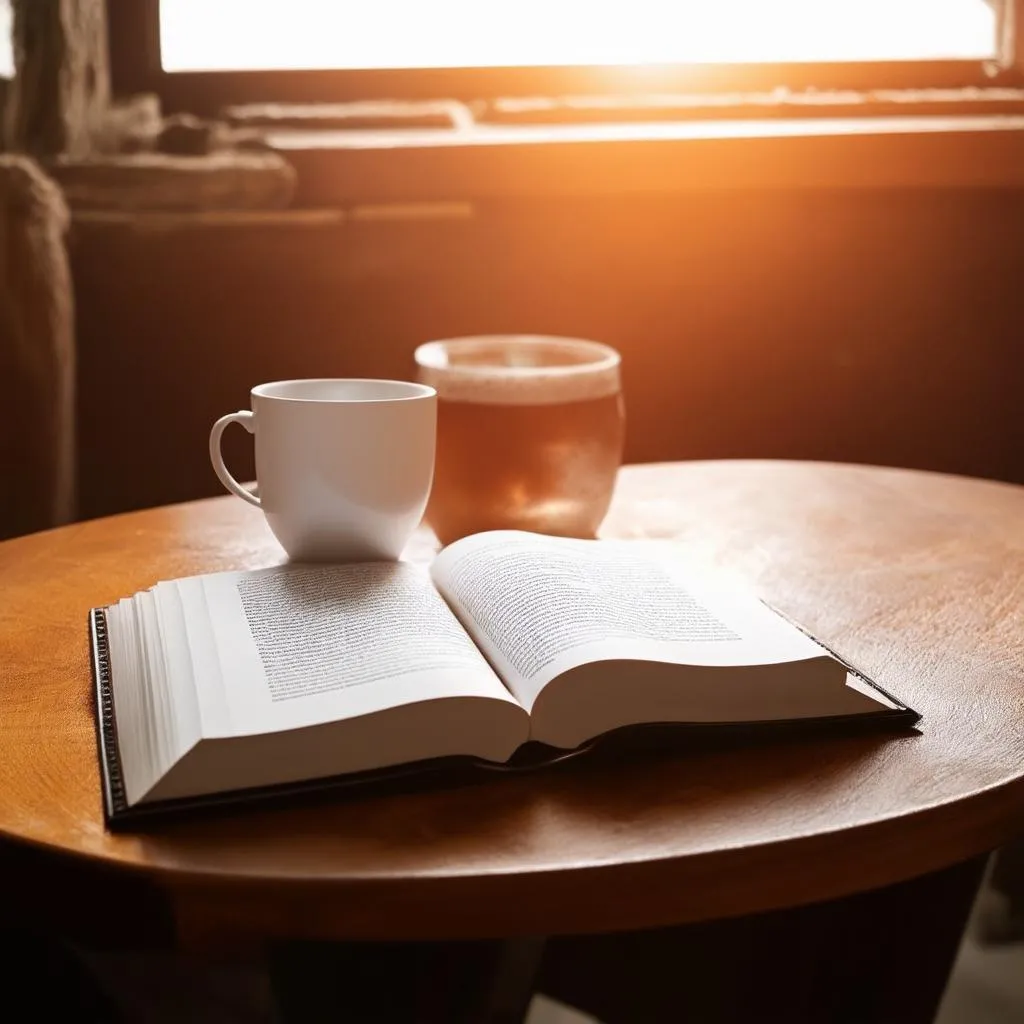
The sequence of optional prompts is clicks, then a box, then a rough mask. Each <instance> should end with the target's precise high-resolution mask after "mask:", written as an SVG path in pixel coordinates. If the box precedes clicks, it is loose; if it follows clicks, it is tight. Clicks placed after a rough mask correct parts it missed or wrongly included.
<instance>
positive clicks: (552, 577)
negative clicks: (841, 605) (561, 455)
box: [432, 531, 825, 710]
mask: <svg viewBox="0 0 1024 1024" xmlns="http://www.w3.org/2000/svg"><path fill="white" fill-rule="evenodd" d="M432 573H433V576H434V580H435V582H436V583H437V586H438V589H439V590H441V592H442V593H443V594H444V595H445V597H446V598H447V599H448V601H449V602H450V603H451V605H452V607H453V608H454V609H455V611H456V613H457V614H458V615H459V617H460V618H461V619H462V621H463V623H464V624H465V626H466V629H467V630H468V631H469V632H470V633H471V634H472V636H473V637H474V639H475V640H476V641H477V644H478V645H479V646H480V648H481V650H483V651H484V652H485V653H486V654H487V656H488V658H489V659H490V660H491V661H492V663H493V664H494V665H495V667H496V668H497V670H498V672H499V674H501V675H502V676H503V678H504V679H505V681H506V683H507V685H508V686H509V689H510V690H511V691H512V693H513V694H514V695H515V697H516V698H517V700H518V701H519V702H520V703H521V704H522V705H523V706H524V707H525V708H526V709H527V710H530V709H531V708H532V706H533V703H534V701H535V700H536V698H537V696H538V694H539V693H540V691H541V690H542V689H543V688H544V686H545V685H546V684H547V683H548V682H549V681H550V680H551V679H553V678H554V677H555V676H557V675H560V674H561V673H563V672H565V671H567V670H569V669H571V668H575V667H577V666H579V665H583V664H586V663H588V662H592V661H603V660H632V659H638V660H649V661H660V662H668V663H675V664H687V665H706V666H712V665H754V664H774V663H780V662H790V661H799V660H802V659H807V658H820V657H822V656H823V654H824V653H825V652H824V651H823V650H822V648H821V647H819V646H818V645H817V644H816V643H814V641H812V640H810V639H809V638H808V637H806V636H804V635H803V634H802V633H801V632H800V631H799V630H797V629H796V628H795V627H793V626H791V625H789V624H788V623H787V622H785V621H784V620H783V619H781V618H780V617H779V616H777V615H776V614H774V613H773V612H772V611H770V610H769V609H768V608H766V607H765V606H764V605H763V604H761V602H760V601H758V600H757V598H756V597H755V596H754V595H752V594H749V593H745V592H743V591H739V590H736V589H735V588H734V587H732V588H723V587H722V586H721V585H720V584H716V582H715V580H714V579H713V578H710V577H707V576H704V577H701V578H696V579H694V578H691V576H690V575H689V574H688V572H687V566H686V565H685V564H684V563H683V562H682V561H680V560H673V559H672V558H669V557H666V551H665V548H664V546H662V547H660V548H657V549H653V548H650V547H646V546H645V544H644V542H643V541H634V542H630V541H618V542H615V541H583V540H563V539H560V538H553V537H541V536H538V535H535V534H527V533H518V532H513V531H502V532H494V533H485V534H477V535H476V536H474V537H468V538H466V539H464V540H461V541H458V542H456V543H455V544H453V545H451V546H449V547H448V548H446V549H445V550H444V551H443V552H442V553H441V554H440V555H439V556H438V558H437V560H436V561H435V563H434V566H433V568H432Z"/></svg>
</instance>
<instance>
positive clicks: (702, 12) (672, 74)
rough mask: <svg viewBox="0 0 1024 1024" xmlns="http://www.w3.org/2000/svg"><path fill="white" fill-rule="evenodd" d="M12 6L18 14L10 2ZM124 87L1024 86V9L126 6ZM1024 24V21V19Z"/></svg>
mask: <svg viewBox="0 0 1024 1024" xmlns="http://www.w3.org/2000/svg"><path fill="white" fill-rule="evenodd" d="M0 2H2V0H0ZM108 6H109V9H110V17H111V43H112V45H111V49H112V61H113V69H114V77H115V82H114V84H115V88H116V89H118V90H119V91H121V92H141V91H157V92H159V93H160V94H161V96H162V97H163V99H164V103H165V106H166V107H167V109H171V110H173V109H189V110H192V111H195V112H197V113H204V112H212V111H214V110H216V109H218V108H219V107H220V106H223V105H224V104H225V103H230V102H246V101H270V100H279V101H283V102H288V101H291V102H324V101H327V102H329V101H334V100H347V99H374V98H388V99H393V98H407V99H416V98H439V97H451V98H456V99H466V100H470V99H486V98H488V97H495V96H501V95H520V96H523V95H535V96H536V95H556V94H562V95H565V94H585V93H600V92H605V93H609V92H611V93H622V92H637V91H640V92H643V91H646V92H666V93H667V92H677V93H678V92H718V93H721V92H731V91H747V92H750V91H757V92H767V91H770V90H772V89H775V88H779V87H788V88H791V89H794V90H806V89H811V88H817V89H846V88H850V89H872V88H877V89H892V88H922V87H943V88H961V87H966V86H987V85H1005V84H1016V83H1017V81H1018V76H1017V71H1016V68H1015V67H1014V59H1015V54H1014V52H1013V49H1012V45H1008V44H1012V37H1013V23H1014V13H1015V12H1019V11H1024V2H1022V0H604V2H603V3H597V2H594V0H108ZM1018 20H1019V19H1018Z"/></svg>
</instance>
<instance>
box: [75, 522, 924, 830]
mask: <svg viewBox="0 0 1024 1024" xmlns="http://www.w3.org/2000/svg"><path fill="white" fill-rule="evenodd" d="M92 632H93V651H94V667H95V670H96V683H97V710H98V714H97V722H98V726H99V731H100V757H101V762H102V765H103V768H104V779H105V783H106V785H105V790H106V811H107V818H108V822H110V823H112V824H114V823H116V822H117V820H118V819H119V818H129V817H132V816H136V815H138V813H139V812H144V811H149V812H150V813H152V812H154V811H157V810H159V809H160V808H161V807H163V808H166V807H168V806H174V805H176V804H180V803H181V802H182V801H195V800H196V798H201V797H210V796H212V795H216V794H219V795H220V796H221V797H223V796H224V795H225V794H237V795H243V794H246V793H248V794H251V793H252V792H253V791H262V790H263V789H264V788H265V787H278V786H281V785H282V784H288V783H292V784H295V783H303V782H307V783H308V782H310V781H311V780H318V779H330V778H336V777H338V776H350V775H352V774H353V773H365V772H373V771H374V770H380V769H386V768H389V767H394V766H400V765H409V764H410V763H419V762H434V761H435V760H436V759H444V758H451V757H460V756H461V757H463V758H474V759H478V760H479V761H484V762H491V763H501V762H507V761H509V759H511V758H513V755H514V754H515V753H516V752H517V751H518V750H519V749H520V748H521V747H523V745H524V744H526V743H528V742H529V741H537V742H538V743H540V744H544V745H545V749H548V748H550V749H551V751H552V754H554V753H556V752H557V751H565V750H573V749H577V748H579V747H580V746H581V745H584V744H586V743H587V742H588V741H590V740H592V739H594V738H595V737H600V736H603V735H605V734H608V733H610V732H612V731H613V730H618V729H621V728H623V727H625V726H631V725H638V724H643V723H691V724H696V723H705V724H706V723H754V722H780V721H791V720H796V719H818V718H836V717H844V716H845V717H856V718H861V717H863V716H876V717H883V718H891V719H893V720H894V721H896V722H899V723H903V724H911V723H913V721H915V720H916V718H917V715H916V714H915V713H914V712H913V711H911V710H909V709H908V708H906V707H905V706H904V705H903V704H901V703H899V701H897V700H895V699H893V698H891V697H889V696H888V695H886V694H885V693H883V692H882V691H880V690H879V689H878V688H877V687H876V686H874V685H873V684H871V683H869V682H868V681H866V680H865V679H863V678H861V677H859V676H858V675H856V674H855V673H853V672H851V671H849V669H848V667H847V666H846V665H844V664H843V663H841V662H840V661H839V660H837V659H836V658H835V657H833V656H832V655H830V654H829V653H828V652H827V651H826V650H825V649H824V648H822V647H821V646H819V645H818V644H817V643H816V642H815V641H814V640H812V639H810V638H809V637H807V636H806V635H804V633H803V632H801V631H800V630H799V629H797V628H796V627H794V626H792V625H790V624H789V623H788V622H786V621H785V620H784V619H783V618H781V617H780V616H779V615H777V614H776V613H775V612H773V611H772V610H770V609H769V608H768V607H766V606H765V605H764V604H762V603H761V602H760V601H758V600H757V599H756V597H754V596H753V595H751V594H748V593H746V592H744V591H741V590H736V589H735V588H730V587H723V586H721V585H720V583H718V584H716V583H715V582H714V581H713V580H712V579H710V578H708V577H707V576H703V575H696V576H693V575H691V576H689V577H688V576H687V574H686V569H685V566H684V565H683V564H682V563H681V562H678V561H677V560H674V559H673V558H671V557H666V555H665V549H664V548H662V549H660V550H659V549H657V548H656V547H655V548H651V547H645V546H644V543H643V542H629V541H625V542H609V541H575V540H562V539H556V538H551V537H541V536H537V535H534V534H528V533H516V532H495V533H484V534H478V535H476V536H473V537H467V538H465V539H464V540H461V541H458V542H456V543H454V544H452V545H450V546H449V547H447V548H446V549H445V550H444V551H442V552H441V554H439V555H438V556H437V558H436V559H435V560H434V562H433V564H432V565H431V566H429V568H428V567H427V566H424V565H419V564H414V563H410V562H398V563H364V564H354V565H330V566H323V565H294V564H293V565H284V566H279V567H276V568H271V569H264V570H258V571H252V572H227V573H217V574H212V575H208V576H197V577H192V578H188V579H179V580H172V581H169V582H163V583H158V584H157V585H156V586H154V587H153V588H152V589H150V590H147V591H144V592H142V593H139V594H136V595H135V596H134V597H132V598H127V599H125V600H122V601H120V602H119V603H118V604H115V605H112V606H111V607H109V608H105V609H96V610H94V612H93V614H92ZM530 749H540V748H536V747H531V748H530Z"/></svg>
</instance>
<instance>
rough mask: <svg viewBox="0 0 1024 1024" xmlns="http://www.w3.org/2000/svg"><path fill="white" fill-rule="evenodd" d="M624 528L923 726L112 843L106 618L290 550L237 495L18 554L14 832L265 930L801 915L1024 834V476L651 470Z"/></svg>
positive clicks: (9, 683) (6, 790)
mask: <svg viewBox="0 0 1024 1024" xmlns="http://www.w3.org/2000/svg"><path fill="white" fill-rule="evenodd" d="M604 532H605V534H606V535H607V536H618V537H674V538H678V540H679V542H680V544H682V545H684V546H685V547H686V549H687V550H688V551H689V553H690V554H691V555H692V556H693V557H694V558H696V559H700V560H706V561H708V562H710V563H715V564H717V565H720V566H722V567H724V568H726V569H728V570H731V571H734V572H736V573H738V574H740V575H741V576H743V577H745V578H747V579H749V580H751V581H752V582H753V583H754V584H755V586H756V587H757V588H758V590H759V591H760V593H761V594H762V595H763V596H764V597H766V598H768V599H769V600H770V601H771V602H772V603H773V604H775V605H776V606H777V607H779V608H780V609H781V610H782V611H783V612H785V613H788V614H790V615H791V616H793V617H794V618H795V619H797V620H798V621H801V622H802V623H804V624H805V625H806V626H808V627H809V628H810V629H811V630H812V631H813V632H814V633H815V634H816V635H818V636H819V637H820V638H821V639H822V640H823V641H825V642H826V643H828V644H829V645H830V646H832V647H833V648H834V649H836V650H837V651H838V652H839V653H840V654H841V655H843V656H845V657H846V658H848V659H849V660H850V661H852V662H853V663H854V664H857V665H858V666H862V667H863V669H864V670H865V671H866V672H867V673H868V674H869V675H871V676H872V677H874V678H875V679H877V680H878V682H879V683H881V685H882V686H884V687H886V688H887V689H889V690H891V691H892V692H894V693H895V694H897V695H898V696H900V697H901V698H902V699H903V700H905V701H907V702H908V703H909V704H911V705H912V706H913V707H915V708H916V709H917V710H919V711H921V712H922V713H923V716H924V717H923V720H922V722H921V724H920V734H917V735H900V736H897V737H895V738H893V737H880V736H863V735H862V736H858V737H843V738H839V739H837V738H834V737H833V738H828V739H825V738H820V737H819V738H814V739H801V740H799V741H795V740H790V741H785V742H781V741H776V742H772V743H768V744H759V745H756V746H752V747H750V748H749V749H736V748H735V747H733V748H730V749H727V750H726V749H719V750H708V749H703V750H699V751H691V752H690V753H686V752H685V751H679V752H678V753H673V754H667V755H659V756H656V757H648V758H640V759H633V760H630V761H628V762H626V763H623V764H617V765H610V764H605V765H597V764H594V765H590V766H586V765H581V766H575V767H573V768H571V769H570V768H566V769H563V770H560V771H552V772H550V773H547V774H545V773H540V774H536V775H534V776H532V777H516V778H503V779H496V780H494V781H488V782H484V783H481V784H479V785H470V786H464V787H459V788H452V789H448V790H439V791H428V792H418V793H412V794H409V793H406V794H401V795H396V796H386V797H373V798H366V797H363V798H357V799H351V798H349V799H345V800H341V801H336V802H328V803H326V804H322V805H317V806H314V807H310V806H304V807H288V808H284V809H274V810H261V811H251V810H247V811H243V812H234V813H231V814H225V815H224V816H218V817H214V818H204V819H202V820H195V821H190V822H179V823H175V824H173V825H163V826H160V827H159V828H153V829H151V830H149V831H147V832H145V833H144V834H132V835H111V834H108V833H107V832H106V831H105V830H104V827H103V821H102V816H101V802H100V788H99V777H98V773H97V765H96V747H95V739H94V732H93V713H92V691H91V684H90V673H89V660H88V643H87V633H86V613H87V611H88V609H89V608H90V607H91V606H92V605H97V604H104V603H108V602H112V601H114V600H115V599H117V598H119V597H121V596H123V595H127V594H130V593H132V592H134V591H136V590H139V589H140V588H143V587H146V586H148V585H150V584H152V583H154V582H155V581H156V580H158V579H161V578H167V577H173V576H183V575H188V574H193V573H200V572H209V571H216V570H226V569H237V568H248V567H258V566H264V565H269V564H274V563H276V562H278V561H280V560H281V555H280V553H279V549H277V548H276V546H275V544H274V542H273V539H272V537H271V535H270V533H269V531H268V530H267V529H266V527H265V525H264V523H263V521H262V517H261V515H260V514H259V512H258V511H257V510H255V509H251V508H249V507H248V506H246V505H245V504H244V503H242V502H241V501H238V500H237V499H235V498H232V497H224V498H215V499H211V500H207V501H199V502H192V503H189V504H184V505H177V506H170V507H166V508H159V509H153V510H149V511H144V512H138V513H132V514H128V515H123V516H117V517H113V518H108V519H102V520H95V521H92V522H86V523H81V524H77V525H74V526H70V527H66V528H63V529H59V530H54V531H51V532H47V533H42V534H36V535H33V536H29V537H23V538H18V539H16V540H13V541H8V542H6V543H4V544H0V835H2V836H5V837H7V838H8V839H13V840H18V841H22V842H24V843H29V844H41V845H43V846H46V847H50V848H53V849H56V850H58V851H62V852H64V853H66V854H71V855H76V856H78V857H84V858H93V859H98V860H100V861H102V862H105V863H106V864H107V865H108V866H115V867H123V868H126V869H132V870H133V871H141V872H145V873H148V874H149V875H151V876H152V877H154V878H155V879H156V881H157V882H158V883H159V884H160V885H161V886H164V887H166V888H167V889H168V890H169V891H172V892H173V893H175V894H176V898H178V899H179V901H180V903H181V905H182V906H185V907H187V906H189V905H192V906H194V907H200V906H201V907H202V908H204V909H203V913H204V914H206V915H207V916H208V917H209V916H211V915H212V916H213V917H216V910H215V909H214V908H215V907H216V906H217V905H219V906H220V907H221V912H222V913H223V914H224V915H227V916H230V915H231V914H232V913H234V909H237V908H238V907H239V906H241V905H242V904H243V903H244V904H245V905H246V906H247V907H248V908H249V911H250V920H251V919H252V914H256V917H257V918H258V916H259V914H260V913H262V912H263V911H262V910H261V908H266V911H265V912H266V914H267V915H268V921H267V922H266V923H267V926H268V927H270V924H271V922H270V917H269V915H273V916H274V919H275V920H277V921H280V920H281V918H282V915H284V916H286V917H287V916H290V918H291V919H292V923H293V925H294V924H295V923H296V922H299V926H301V928H307V927H308V928H309V929H310V930H312V931H314V932H320V933H322V932H324V931H327V932H329V933H330V934H335V935H337V936H339V937H353V938H373V937H389V938H396V939H397V938H415V937H435V938H445V937H457V936H475V935H496V934H517V933H519V934H522V933H556V932H566V931H587V930H604V929H614V928H627V927H647V926H655V925H661V924H669V923H676V922H684V921H691V920H700V919H707V918H715V917H721V916H727V915H733V914H740V913H747V912H752V911H756V910H761V909H768V908H773V907H781V906H788V905H795V904H799V903H802V902H806V901H810V900H817V899H826V898H833V897H837V896H841V895H845V894H847V893H850V892H853V891H857V890H862V889H866V888H870V887H875V886H879V885H883V884H887V883H891V882H895V881H898V880H902V879H905V878H909V877H912V876H916V875H919V874H923V873H925V872H928V871H931V870H936V869H939V868H941V867H945V866H947V865H950V864H953V863H955V862H958V861H962V860H965V859H967V858H969V857H971V856H974V855H976V854H978V853H981V852H984V851H987V850H989V849H991V848H993V847H995V846H997V845H999V844H1001V843H1002V842H1004V841H1006V840H1007V839H1008V838H1010V837H1011V835H1012V834H1015V833H1016V832H1019V831H1022V830H1024V611H1022V609H1024V489H1021V488H1017V487H1012V486H1009V485H1005V484H999V483H993V482H986V481H979V480H969V479H964V478H958V477H950V476H941V475H933V474H924V473H915V472H909V471H905V470H894V469H879V468H870V467H858V466H838V465H831V464H814V463H784V462H707V463H690V464H677V465H651V466H637V467H629V468H627V469H626V470H624V471H623V473H622V476H621V481H620V487H619V490H618V493H617V496H616V500H615V503H614V505H613V509H612V512H611V513H610V514H609V518H608V520H607V523H606V527H605V531H604ZM423 543H424V544H426V543H427V542H426V541H423ZM271 893H273V898H271ZM190 901H191V902H190ZM218 901H220V903H219V904H218ZM232 908H234V909H232ZM328 919H329V920H328ZM318 922H319V924H318ZM253 927H259V923H258V921H257V923H256V924H254V925H253Z"/></svg>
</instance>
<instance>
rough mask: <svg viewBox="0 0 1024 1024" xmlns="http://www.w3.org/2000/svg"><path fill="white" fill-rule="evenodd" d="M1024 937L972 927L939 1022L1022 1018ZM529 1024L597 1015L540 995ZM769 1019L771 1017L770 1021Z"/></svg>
mask: <svg viewBox="0 0 1024 1024" xmlns="http://www.w3.org/2000/svg"><path fill="white" fill-rule="evenodd" d="M1022 1022H1024V941H1022V942H1018V943H1015V944H1014V945H1011V946H996V947H989V948H985V947H982V946H981V945H980V944H979V943H978V941H977V939H976V938H975V937H974V935H973V934H972V933H968V935H967V937H966V938H965V939H964V943H963V946H962V947H961V949H960V956H959V959H958V960H957V964H956V968H955V969H954V971H953V976H952V978H951V979H950V983H949V988H948V989H947V990H946V998H945V1000H944V1002H943V1004H942V1009H941V1011H940V1013H939V1016H938V1018H937V1020H936V1021H935V1024H1022ZM526 1024H596V1022H594V1018H592V1017H588V1016H586V1015H584V1014H582V1013H577V1012H576V1011H575V1010H573V1009H570V1008H569V1007H567V1006H562V1005H561V1004H560V1003H556V1002H554V1001H553V1000H550V999H545V998H543V997H537V998H535V999H534V1001H533V1005H532V1006H531V1007H530V1015H529V1017H528V1018H527V1022H526ZM765 1024H767V1022H765Z"/></svg>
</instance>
